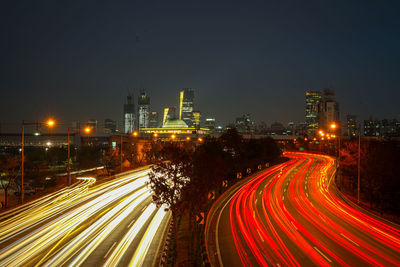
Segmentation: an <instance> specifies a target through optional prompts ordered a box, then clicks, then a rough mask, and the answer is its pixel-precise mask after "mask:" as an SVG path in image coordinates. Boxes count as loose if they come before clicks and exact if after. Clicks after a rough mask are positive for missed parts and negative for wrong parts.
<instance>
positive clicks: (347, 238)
mask: <svg viewBox="0 0 400 267" xmlns="http://www.w3.org/2000/svg"><path fill="white" fill-rule="evenodd" d="M340 235H341V236H343V237H344V238H346V239H347V240H349V241H350V242H351V243H353V244H354V245H356V246H357V247H359V246H360V245H359V244H357V243H356V242H354V241H353V240H351V239H350V238H348V237H347V236H345V235H344V234H343V233H342V234H340Z"/></svg>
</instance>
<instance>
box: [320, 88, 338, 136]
mask: <svg viewBox="0 0 400 267" xmlns="http://www.w3.org/2000/svg"><path fill="white" fill-rule="evenodd" d="M332 122H339V104H338V103H337V102H336V97H335V90H333V89H324V94H323V96H322V100H321V102H320V103H319V109H318V126H319V129H323V130H325V131H327V130H329V129H330V124H331V123H332Z"/></svg>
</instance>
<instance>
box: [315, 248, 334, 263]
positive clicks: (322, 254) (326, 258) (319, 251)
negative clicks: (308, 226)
mask: <svg viewBox="0 0 400 267" xmlns="http://www.w3.org/2000/svg"><path fill="white" fill-rule="evenodd" d="M314 249H315V250H316V251H317V252H318V253H319V254H320V255H321V256H322V257H324V258H325V260H327V261H329V262H332V261H331V260H330V259H329V258H328V257H327V256H326V255H325V254H324V253H322V251H321V250H319V249H318V248H317V247H314Z"/></svg>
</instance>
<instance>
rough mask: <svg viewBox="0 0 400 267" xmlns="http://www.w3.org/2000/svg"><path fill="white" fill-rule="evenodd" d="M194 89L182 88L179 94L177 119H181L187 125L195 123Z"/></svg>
mask: <svg viewBox="0 0 400 267" xmlns="http://www.w3.org/2000/svg"><path fill="white" fill-rule="evenodd" d="M193 101H194V90H193V89H191V88H184V89H183V90H182V91H181V92H180V95H179V119H180V120H183V121H184V122H185V123H186V124H187V125H188V126H189V127H192V126H193V125H194V124H195V121H194V117H193V108H194V104H193Z"/></svg>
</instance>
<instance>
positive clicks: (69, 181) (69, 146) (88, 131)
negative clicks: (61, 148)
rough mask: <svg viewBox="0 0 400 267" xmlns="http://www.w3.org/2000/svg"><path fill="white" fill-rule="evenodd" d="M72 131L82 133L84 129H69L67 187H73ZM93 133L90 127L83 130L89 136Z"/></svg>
mask: <svg viewBox="0 0 400 267" xmlns="http://www.w3.org/2000/svg"><path fill="white" fill-rule="evenodd" d="M71 131H76V132H80V131H82V129H80V128H78V129H73V128H69V127H68V163H67V164H68V165H67V172H68V180H67V185H68V186H69V185H71V166H70V163H69V162H70V158H71V145H70V138H69V135H70V132H71ZM91 131H92V128H91V127H89V126H86V127H85V128H83V132H84V133H86V134H89V133H90V132H91Z"/></svg>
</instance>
